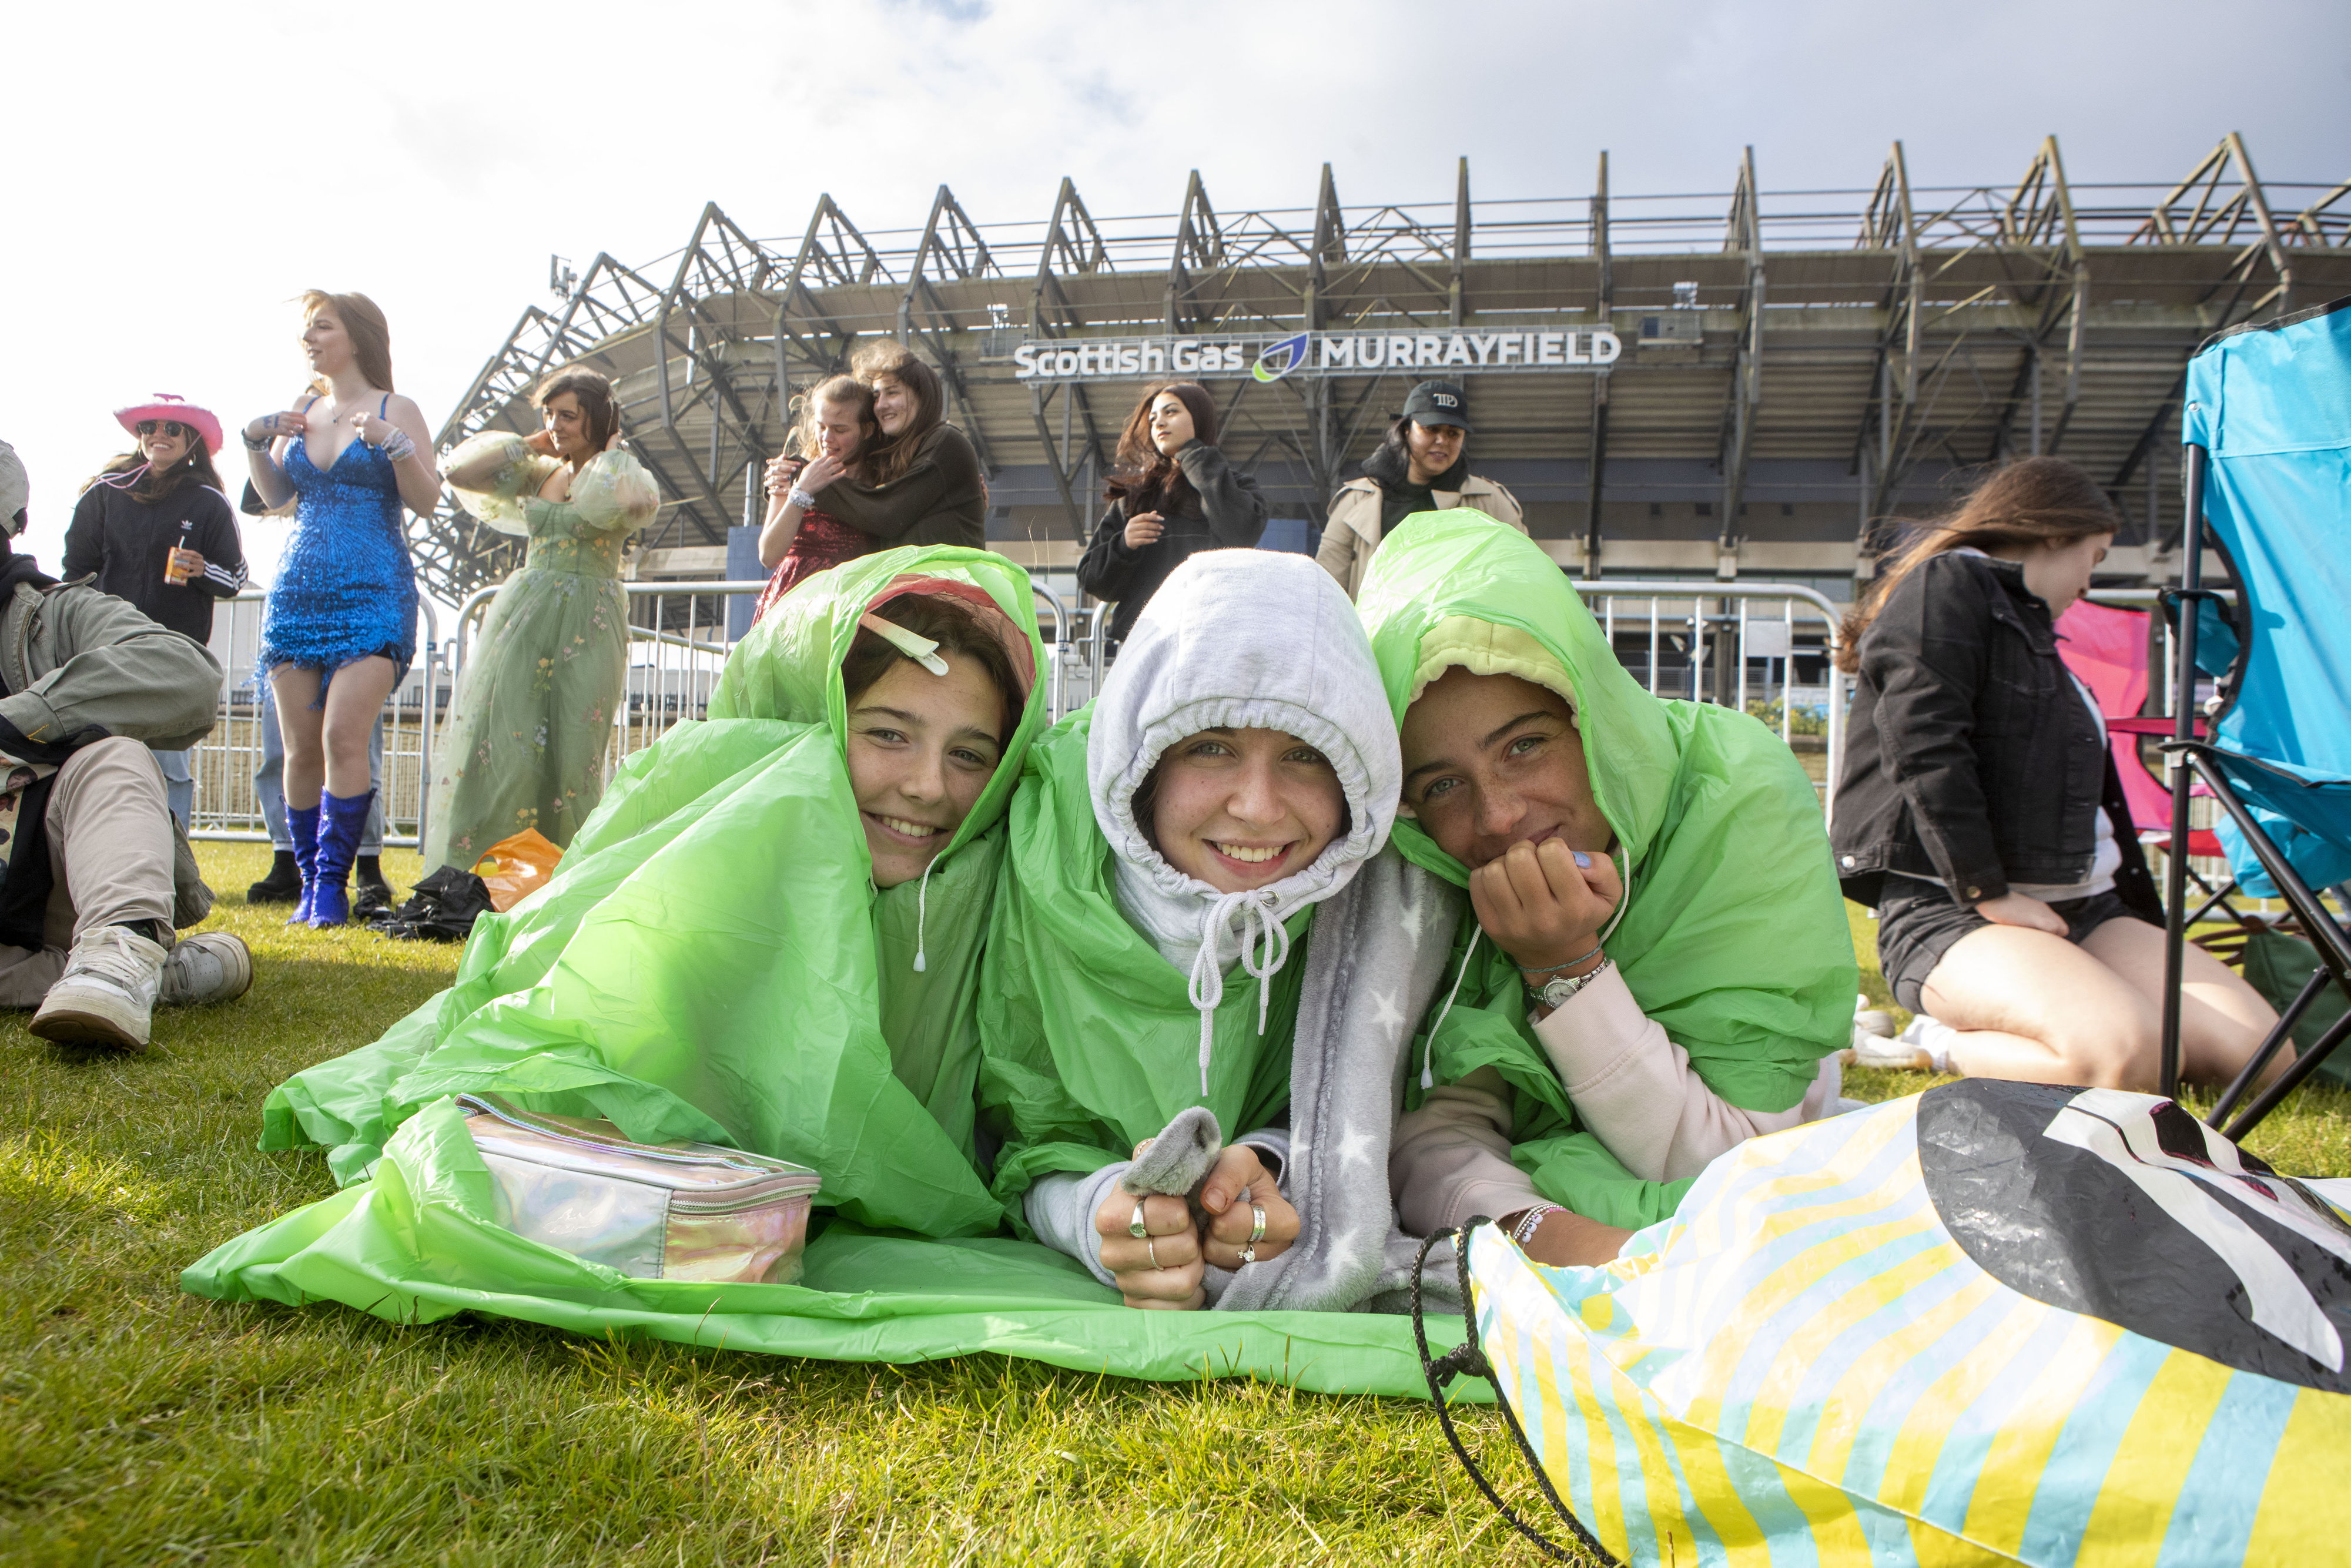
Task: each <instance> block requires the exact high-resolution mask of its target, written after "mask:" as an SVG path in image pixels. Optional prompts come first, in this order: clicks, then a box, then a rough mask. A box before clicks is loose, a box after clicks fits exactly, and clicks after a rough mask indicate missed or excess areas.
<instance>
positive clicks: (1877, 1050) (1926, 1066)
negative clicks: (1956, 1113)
mask: <svg viewBox="0 0 2351 1568" xmlns="http://www.w3.org/2000/svg"><path fill="white" fill-rule="evenodd" d="M1837 1059H1838V1060H1839V1061H1842V1062H1844V1065H1845V1066H1847V1067H1893V1068H1899V1069H1900V1070H1902V1071H1905V1072H1932V1071H1935V1059H1934V1058H1933V1057H1932V1056H1929V1055H1928V1053H1927V1052H1926V1051H1921V1050H1920V1049H1918V1047H1917V1046H1915V1045H1912V1044H1909V1043H1907V1041H1904V1040H1887V1039H1886V1037H1885V1036H1883V1035H1879V1034H1873V1033H1871V1032H1870V1031H1869V1030H1865V1029H1864V1028H1862V1027H1861V1026H1860V1025H1859V1024H1855V1025H1854V1028H1853V1045H1852V1046H1851V1048H1850V1049H1848V1050H1845V1051H1839V1052H1838V1053H1837Z"/></svg>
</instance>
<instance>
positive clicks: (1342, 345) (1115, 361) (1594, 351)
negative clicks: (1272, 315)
mask: <svg viewBox="0 0 2351 1568" xmlns="http://www.w3.org/2000/svg"><path fill="white" fill-rule="evenodd" d="M1623 351H1624V346H1623V345H1622V344H1620V343H1619V342H1618V341H1617V340H1616V334H1615V333H1614V332H1611V331H1607V330H1605V329H1603V330H1600V331H1594V332H1563V331H1562V332H1528V331H1520V330H1516V329H1513V330H1510V331H1507V332H1471V331H1466V330H1447V331H1443V332H1296V333H1292V334H1291V335H1290V336H1289V337H1287V338H1266V337H1263V336H1257V337H1238V338H1235V337H1213V338H1094V339H1087V340H1082V341H1077V342H1071V341H1068V340H1059V341H1056V340H1050V339H1049V340H1042V341H1031V342H1026V343H1023V344H1021V345H1020V346H1019V348H1017V349H1015V350H1012V367H1013V369H1012V375H1013V379H1014V380H1015V381H1023V382H1027V381H1038V382H1048V381H1051V382H1064V381H1115V380H1121V379H1133V378H1136V377H1142V376H1220V375H1221V376H1233V375H1242V374H1247V375H1250V376H1254V377H1255V378H1256V379H1257V380H1259V381H1261V382H1278V381H1281V380H1283V379H1285V378H1286V377H1290V376H1293V375H1295V376H1360V375H1363V374H1365V373H1366V372H1374V373H1378V374H1384V375H1417V374H1419V373H1420V372H1421V371H1436V372H1437V373H1439V374H1444V373H1447V372H1452V373H1459V372H1461V371H1596V370H1600V369H1602V368H1604V367H1605V366H1607V365H1610V364H1613V363H1614V362H1615V360H1616V356H1617V355H1618V354H1620V353H1622V352H1623Z"/></svg>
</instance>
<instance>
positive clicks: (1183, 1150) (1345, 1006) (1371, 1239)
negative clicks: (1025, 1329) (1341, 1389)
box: [1025, 849, 1461, 1312]
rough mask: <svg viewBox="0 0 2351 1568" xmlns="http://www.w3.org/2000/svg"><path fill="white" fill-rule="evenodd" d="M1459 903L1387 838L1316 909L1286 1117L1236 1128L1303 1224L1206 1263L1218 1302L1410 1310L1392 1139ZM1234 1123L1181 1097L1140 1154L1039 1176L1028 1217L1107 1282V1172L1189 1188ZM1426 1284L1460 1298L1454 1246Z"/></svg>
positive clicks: (1437, 1297) (1409, 1256) (1449, 1298)
mask: <svg viewBox="0 0 2351 1568" xmlns="http://www.w3.org/2000/svg"><path fill="white" fill-rule="evenodd" d="M1460 913H1461V894H1458V893H1457V892H1456V891H1454V890H1453V889H1452V888H1451V887H1448V886H1447V885H1446V883H1443V882H1442V881H1440V880H1439V879H1437V877H1434V876H1431V875H1430V874H1429V873H1426V872H1425V871H1422V870H1421V869H1420V868H1419V867H1417V866H1416V865H1413V864H1412V863H1411V862H1407V861H1406V860H1405V859H1404V857H1403V856H1401V855H1399V854H1397V853H1396V852H1395V851H1394V850H1392V849H1384V850H1382V851H1381V852H1379V853H1378V854H1377V855H1375V856H1374V857H1373V858H1372V859H1370V860H1369V861H1366V862H1364V866H1363V869H1362V870H1361V871H1360V872H1359V873H1357V874H1356V876H1355V878H1354V880H1353V882H1352V883H1349V884H1348V885H1347V886H1346V887H1345V888H1343V889H1342V890H1341V891H1340V892H1338V893H1337V894H1333V895H1332V897H1331V898H1330V899H1328V900H1327V901H1326V902H1325V903H1324V904H1322V907H1321V908H1320V909H1318V910H1316V911H1315V914H1314V924H1313V925H1311V927H1309V929H1308V936H1307V944H1306V949H1307V950H1306V975H1305V978H1304V980H1303V981H1302V990H1301V994H1300V997H1299V1002H1298V1028H1297V1032H1296V1034H1295V1035H1294V1036H1293V1037H1292V1044H1291V1047H1290V1125H1289V1128H1288V1129H1287V1132H1286V1133H1285V1132H1284V1131H1283V1130H1282V1129H1280V1128H1268V1129H1263V1130H1259V1131H1253V1132H1249V1133H1245V1134H1241V1135H1240V1136H1238V1137H1237V1138H1235V1139H1234V1140H1233V1141H1234V1142H1236V1143H1242V1144H1248V1145H1252V1146H1254V1147H1256V1148H1257V1149H1258V1150H1259V1154H1260V1155H1261V1156H1263V1157H1266V1158H1267V1159H1268V1161H1269V1164H1278V1165H1279V1166H1280V1171H1281V1174H1280V1182H1279V1185H1280V1188H1281V1191H1282V1194H1283V1196H1284V1197H1288V1198H1289V1199H1290V1203H1291V1204H1292V1205H1293V1206H1294V1207H1296V1208H1297V1210H1298V1220H1299V1230H1298V1240H1297V1243H1296V1244H1295V1245H1294V1246H1292V1247H1291V1248H1290V1249H1289V1250H1288V1251H1286V1252H1284V1253H1282V1254H1281V1255H1280V1257H1278V1258H1269V1259H1267V1260H1265V1261H1264V1262H1262V1263H1251V1264H1249V1265H1247V1266H1246V1267H1244V1268H1242V1269H1239V1270H1232V1271H1228V1270H1223V1269H1218V1268H1216V1267H1214V1266H1213V1265H1211V1266H1210V1267H1209V1268H1207V1270H1205V1278H1204V1279H1203V1281H1202V1288H1203V1290H1204V1291H1206V1293H1207V1298H1208V1301H1209V1303H1210V1304H1211V1305H1212V1306H1213V1307H1215V1308H1216V1309H1217V1310H1219V1311H1223V1312H1243V1311H1248V1312H1263V1311H1269V1310H1274V1311H1290V1312H1403V1311H1405V1310H1406V1301H1407V1293H1406V1292H1407V1291H1408V1288H1409V1286H1410V1284H1411V1281H1412V1266H1413V1259H1414V1257H1415V1255H1416V1253H1417V1252H1418V1251H1419V1249H1420V1243H1419V1241H1418V1240H1416V1239H1414V1238H1412V1237H1409V1236H1406V1235H1405V1234H1404V1233H1403V1232H1402V1231H1401V1230H1399V1229H1398V1228H1396V1220H1395V1201H1394V1199H1393V1198H1392V1197H1391V1196H1390V1194H1389V1191H1388V1145H1389V1143H1390V1142H1391V1140H1392V1139H1393V1138H1394V1136H1395V1124H1396V1118H1397V1116H1398V1115H1399V1114H1400V1113H1401V1112H1402V1110H1403V1101H1404V1075H1405V1064H1406V1061H1407V1058H1408V1057H1409V1055H1410V1052H1411V1047H1412V1041H1413V1037H1414V1034H1415V1031H1416V1030H1417V1028H1418V1027H1419V1025H1420V1023H1421V1022H1422V1020H1423V1019H1426V1017H1427V1014H1428V1009H1429V1005H1430V1003H1431V1002H1432V1001H1433V1000H1434V999H1435V998H1436V995H1437V985H1438V983H1439V981H1440V980H1441V979H1443V978H1444V976H1443V973H1442V971H1443V969H1444V967H1445V956H1446V953H1447V950H1448V949H1449V948H1450V946H1451V945H1452V936H1453V930H1454V927H1455V925H1456V924H1457V923H1458V920H1459V919H1460ZM1225 1137H1226V1134H1224V1133H1223V1132H1222V1131H1221V1130H1220V1129H1218V1127H1217V1119H1216V1117H1215V1116H1214V1115H1213V1114H1211V1113H1209V1112H1208V1111H1207V1110H1206V1109H1205V1108H1202V1107H1199V1106H1194V1107H1193V1108H1191V1109H1190V1110H1187V1111H1184V1112H1181V1113H1178V1114H1177V1115H1176V1116H1175V1119H1174V1120H1173V1121H1171V1122H1170V1123H1168V1124H1167V1126H1166V1128H1165V1131H1163V1132H1161V1133H1160V1134H1158V1135H1157V1136H1156V1137H1155V1138H1153V1139H1152V1140H1151V1142H1150V1144H1149V1145H1148V1146H1147V1147H1146V1148H1145V1149H1144V1152H1143V1155H1142V1157H1141V1158H1140V1159H1138V1160H1135V1161H1132V1162H1123V1163H1120V1164H1117V1165H1111V1166H1103V1167H1102V1169H1100V1170H1098V1171H1094V1172H1092V1173H1091V1174H1089V1175H1085V1176H1075V1175H1057V1176H1047V1177H1045V1178H1044V1179H1043V1180H1041V1181H1040V1182H1038V1183H1037V1184H1036V1185H1035V1186H1032V1187H1030V1188H1029V1193H1028V1197H1027V1198H1026V1200H1025V1201H1026V1205H1027V1207H1026V1210H1025V1212H1026V1214H1027V1217H1028V1219H1029V1224H1030V1226H1032V1227H1033V1228H1035V1229H1036V1231H1037V1233H1038V1235H1039V1237H1040V1239H1043V1240H1045V1241H1046V1242H1047V1243H1048V1244H1049V1245H1050V1246H1053V1247H1056V1248H1059V1249H1061V1250H1062V1251H1065V1252H1068V1253H1070V1254H1071V1256H1073V1257H1076V1258H1078V1259H1079V1260H1081V1261H1083V1262H1084V1263H1085V1264H1086V1266H1087V1267H1088V1268H1089V1269H1091V1270H1092V1271H1093V1273H1094V1277H1095V1278H1096V1279H1099V1280H1101V1281H1102V1282H1103V1283H1104V1284H1109V1283H1111V1282H1112V1281H1111V1275H1110V1272H1109V1270H1105V1269H1104V1268H1103V1267H1102V1238H1101V1237H1100V1235H1098V1234H1097V1233H1096V1231H1095V1229H1094V1213H1095V1211H1096V1209H1097V1208H1099V1207H1101V1205H1102V1202H1103V1200H1104V1199H1105V1198H1106V1197H1107V1196H1108V1195H1109V1192H1110V1189H1111V1187H1112V1186H1113V1184H1115V1185H1116V1186H1120V1187H1122V1188H1123V1189H1124V1190H1125V1191H1127V1192H1129V1193H1144V1192H1155V1193H1167V1194H1183V1195H1187V1196H1188V1195H1190V1194H1191V1193H1193V1192H1195V1191H1196V1189H1197V1188H1198V1186H1199V1184H1200V1183H1201V1182H1202V1181H1203V1180H1205V1179H1206V1178H1207V1174H1208V1170H1209V1167H1210V1166H1212V1165H1214V1163H1215V1161H1216V1155H1217V1151H1218V1150H1219V1149H1220V1148H1222V1147H1223V1146H1224V1142H1225ZM1426 1291H1427V1293H1428V1295H1429V1298H1430V1299H1431V1300H1432V1301H1438V1302H1442V1303H1444V1304H1447V1305H1454V1306H1458V1304H1459V1291H1458V1284H1457V1282H1456V1276H1455V1273H1454V1269H1453V1251H1452V1249H1451V1248H1450V1247H1449V1246H1447V1247H1440V1248H1437V1249H1436V1250H1434V1251H1432V1252H1431V1253H1430V1255H1429V1269H1428V1277H1427V1280H1426Z"/></svg>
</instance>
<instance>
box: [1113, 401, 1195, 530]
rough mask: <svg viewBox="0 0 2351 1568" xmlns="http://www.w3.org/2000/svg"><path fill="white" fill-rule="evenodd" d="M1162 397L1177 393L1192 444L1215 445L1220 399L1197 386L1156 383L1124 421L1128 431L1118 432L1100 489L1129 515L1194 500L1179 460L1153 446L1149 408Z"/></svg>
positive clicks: (1177, 505)
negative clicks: (1107, 474) (1123, 505)
mask: <svg viewBox="0 0 2351 1568" xmlns="http://www.w3.org/2000/svg"><path fill="white" fill-rule="evenodd" d="M1163 392H1173V393H1174V394H1175V401H1176V402H1180V403H1182V404H1183V405H1184V411H1185V412H1186V413H1189V414H1190V415H1191V416H1192V435H1193V438H1194V439H1196V441H1198V442H1199V443H1200V444H1202V445H1203V446H1214V445H1215V444H1217V400H1216V399H1214V398H1212V397H1210V396H1209V395H1208V389H1207V388H1206V387H1204V386H1202V385H1200V384H1199V383H1198V382H1155V383H1154V384H1153V385H1151V386H1148V387H1145V388H1144V390H1143V401H1142V402H1138V403H1136V404H1135V405H1134V413H1131V414H1128V415H1127V416H1126V428H1125V429H1124V430H1123V431H1121V432H1119V436H1118V452H1117V455H1115V456H1114V457H1113V458H1112V459H1111V473H1110V478H1109V481H1108V482H1107V483H1106V484H1105V485H1104V486H1102V495H1103V496H1104V497H1106V498H1108V499H1110V500H1113V501H1124V502H1125V503H1126V509H1127V511H1128V512H1129V513H1130V514H1133V513H1135V512H1149V511H1155V510H1157V509H1158V508H1160V507H1180V506H1182V505H1183V504H1184V503H1185V502H1186V500H1189V499H1190V498H1191V496H1192V486H1191V485H1190V483H1189V482H1188V481H1186V479H1185V477H1184V470H1183V469H1181V468H1179V467H1177V466H1176V465H1175V459H1174V458H1173V457H1170V456H1168V455H1166V454H1165V453H1164V452H1162V451H1160V450H1159V448H1158V447H1156V446H1155V445H1153V444H1152V443H1151V405H1152V404H1153V403H1155V402H1158V401H1159V398H1160V394H1161V393H1163Z"/></svg>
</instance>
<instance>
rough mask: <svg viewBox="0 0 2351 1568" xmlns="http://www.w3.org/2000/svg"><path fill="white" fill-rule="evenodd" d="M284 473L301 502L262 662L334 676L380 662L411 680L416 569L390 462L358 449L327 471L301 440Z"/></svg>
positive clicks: (272, 601)
mask: <svg viewBox="0 0 2351 1568" xmlns="http://www.w3.org/2000/svg"><path fill="white" fill-rule="evenodd" d="M285 468H286V478H287V482H288V483H290V484H291V485H292V486H294V493H295V496H296V497H298V498H297V501H296V504H295V509H294V537H293V538H291V539H289V540H288V541H287V546H286V555H285V558H284V559H283V560H282V561H281V562H280V563H279V565H278V568H277V586H276V587H274V588H272V589H271V590H270V591H269V599H268V601H267V603H266V605H265V607H264V609H263V613H262V618H261V656H260V658H259V659H258V660H257V661H256V663H258V664H259V665H260V667H261V669H262V670H263V671H264V672H265V673H266V672H267V671H269V670H271V669H273V668H275V667H276V666H277V665H279V664H299V665H302V666H304V667H305V668H308V669H314V670H319V671H321V672H323V673H325V674H329V675H331V674H333V673H334V672H335V671H337V670H339V669H340V668H342V667H343V666H344V665H345V664H350V663H351V662H352V661H353V660H356V659H364V658H366V657H368V656H369V655H370V654H371V653H381V654H382V655H383V656H384V657H385V658H387V659H390V660H391V661H392V664H393V665H394V666H395V667H396V668H397V669H398V670H399V672H400V674H401V676H403V677H404V676H405V675H406V674H408V666H409V663H410V661H411V660H413V658H414V657H415V656H416V568H415V566H414V564H413V562H412V561H411V560H410V559H409V554H408V532H407V529H406V528H404V527H403V526H402V522H401V508H400V485H399V481H398V480H397V478H395V477H394V476H393V473H392V459H391V458H389V457H387V456H385V455H383V452H382V450H381V448H378V447H373V446H370V445H368V444H366V443H364V442H360V441H353V442H352V443H351V444H350V445H349V446H346V447H344V448H343V450H342V455H340V456H339V457H337V458H336V459H335V461H334V463H333V464H332V465H330V466H329V467H328V468H327V469H326V470H325V471H323V472H321V471H320V470H319V466H318V465H316V464H314V463H312V462H311V461H310V454H309V451H308V446H307V444H305V443H304V442H303V441H302V440H301V439H299V438H297V439H295V440H294V441H291V442H289V443H288V444H287V453H286V463H285Z"/></svg>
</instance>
